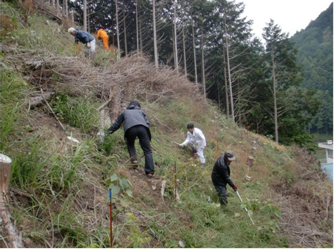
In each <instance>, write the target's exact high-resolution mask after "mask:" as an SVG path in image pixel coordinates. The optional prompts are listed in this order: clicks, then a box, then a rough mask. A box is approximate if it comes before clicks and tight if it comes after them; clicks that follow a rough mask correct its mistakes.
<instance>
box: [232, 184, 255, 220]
mask: <svg viewBox="0 0 334 249" xmlns="http://www.w3.org/2000/svg"><path fill="white" fill-rule="evenodd" d="M235 192H236V193H237V195H238V197H239V199H240V201H241V202H243V201H242V199H241V196H240V194H239V192H238V190H236V191H235ZM245 210H246V212H247V214H248V217H249V218H250V220H251V222H252V223H253V225H255V223H254V221H253V219H252V217H251V216H250V213H249V211H248V209H247V207H245Z"/></svg>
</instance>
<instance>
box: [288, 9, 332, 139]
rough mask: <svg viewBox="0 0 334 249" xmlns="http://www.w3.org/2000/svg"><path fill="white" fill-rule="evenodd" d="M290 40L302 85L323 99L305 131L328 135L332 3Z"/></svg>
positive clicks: (330, 131)
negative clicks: (316, 92)
mask: <svg viewBox="0 0 334 249" xmlns="http://www.w3.org/2000/svg"><path fill="white" fill-rule="evenodd" d="M291 41H293V42H294V43H295V48H297V49H298V57H297V59H298V63H299V64H301V65H302V66H303V68H302V71H303V73H304V75H305V79H304V81H303V83H302V86H303V87H305V88H306V89H316V90H318V91H319V93H320V94H321V96H319V99H320V100H323V102H322V106H321V108H320V110H319V112H318V113H316V114H315V116H314V119H313V120H312V122H310V123H309V129H310V130H311V131H312V132H321V133H330V134H331V133H332V132H333V131H332V129H333V111H332V110H333V4H331V5H330V6H329V7H328V8H327V10H325V11H324V12H322V13H321V14H320V15H319V17H318V18H317V19H316V20H314V21H312V22H311V23H310V24H309V26H308V27H307V28H306V29H305V30H302V31H300V32H298V33H296V34H295V35H294V36H293V37H292V38H291Z"/></svg>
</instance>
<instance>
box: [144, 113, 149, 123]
mask: <svg viewBox="0 0 334 249" xmlns="http://www.w3.org/2000/svg"><path fill="white" fill-rule="evenodd" d="M143 115H144V119H145V122H146V124H148V126H150V121H148V119H147V116H146V114H145V112H143Z"/></svg>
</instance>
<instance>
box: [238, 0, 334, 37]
mask: <svg viewBox="0 0 334 249" xmlns="http://www.w3.org/2000/svg"><path fill="white" fill-rule="evenodd" d="M235 2H236V3H238V2H243V3H244V4H245V11H244V15H245V16H247V20H253V25H252V29H253V33H254V34H255V36H257V37H258V38H260V39H261V40H262V33H263V30H262V29H263V28H264V27H265V26H267V23H269V21H270V19H273V20H274V23H275V24H277V25H279V26H280V28H281V30H282V32H284V33H289V37H291V36H293V35H294V34H295V33H296V32H297V31H300V30H302V29H305V28H306V27H307V25H308V24H309V23H310V22H311V21H312V20H315V19H317V17H318V16H319V15H320V13H321V12H323V11H325V10H326V9H327V8H328V7H329V5H330V4H331V3H332V2H333V0H235Z"/></svg>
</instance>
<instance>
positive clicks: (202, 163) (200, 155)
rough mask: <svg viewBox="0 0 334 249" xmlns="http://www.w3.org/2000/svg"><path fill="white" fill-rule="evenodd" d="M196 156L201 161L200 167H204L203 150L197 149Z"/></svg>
mask: <svg viewBox="0 0 334 249" xmlns="http://www.w3.org/2000/svg"><path fill="white" fill-rule="evenodd" d="M197 155H198V157H199V160H200V161H201V167H204V166H205V157H204V152H203V148H197Z"/></svg>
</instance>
